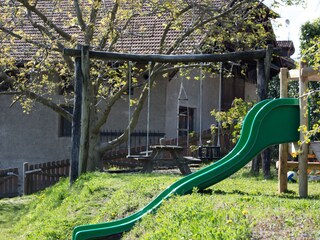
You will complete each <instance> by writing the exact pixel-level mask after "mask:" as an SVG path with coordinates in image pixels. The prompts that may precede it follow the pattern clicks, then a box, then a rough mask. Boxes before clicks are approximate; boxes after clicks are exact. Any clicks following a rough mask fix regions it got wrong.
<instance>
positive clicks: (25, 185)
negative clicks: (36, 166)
mask: <svg viewBox="0 0 320 240" xmlns="http://www.w3.org/2000/svg"><path fill="white" fill-rule="evenodd" d="M28 170H29V163H27V162H24V163H23V169H22V177H23V195H27V194H28V181H27V178H26V177H27V175H26V171H28Z"/></svg>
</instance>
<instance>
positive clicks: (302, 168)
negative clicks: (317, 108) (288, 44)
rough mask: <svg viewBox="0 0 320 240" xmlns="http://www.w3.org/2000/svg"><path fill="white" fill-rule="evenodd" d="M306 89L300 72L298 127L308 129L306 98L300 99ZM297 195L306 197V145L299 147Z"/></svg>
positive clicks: (302, 136) (306, 82)
mask: <svg viewBox="0 0 320 240" xmlns="http://www.w3.org/2000/svg"><path fill="white" fill-rule="evenodd" d="M302 68H303V65H302V62H300V69H302ZM307 87H308V81H307V80H306V77H305V76H303V75H302V71H301V72H300V77H299V96H300V98H299V105H300V125H305V126H307V127H308V117H307V116H308V114H306V111H308V107H307V104H308V103H307V101H308V100H307V96H305V97H302V96H303V95H304V94H305V93H306V91H307ZM300 141H302V142H303V141H304V134H303V133H302V131H300ZM298 159H299V195H300V197H307V196H308V145H307V144H306V143H303V144H302V145H301V153H300V154H299V157H298Z"/></svg>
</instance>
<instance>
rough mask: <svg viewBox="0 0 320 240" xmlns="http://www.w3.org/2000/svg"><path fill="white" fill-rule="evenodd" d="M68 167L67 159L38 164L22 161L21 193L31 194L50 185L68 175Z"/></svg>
mask: <svg viewBox="0 0 320 240" xmlns="http://www.w3.org/2000/svg"><path fill="white" fill-rule="evenodd" d="M69 167H70V161H69V159H67V160H61V161H54V162H47V163H39V164H28V163H24V165H23V176H24V179H23V193H24V194H32V193H35V192H37V191H40V190H43V189H45V188H46V187H49V186H52V185H53V184H55V183H56V182H58V181H59V179H60V178H61V177H67V176H69Z"/></svg>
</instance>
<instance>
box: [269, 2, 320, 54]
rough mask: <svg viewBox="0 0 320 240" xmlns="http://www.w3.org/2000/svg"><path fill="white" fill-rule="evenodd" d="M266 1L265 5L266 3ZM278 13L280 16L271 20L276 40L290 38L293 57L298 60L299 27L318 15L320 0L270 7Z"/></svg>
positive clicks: (319, 13)
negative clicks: (301, 4)
mask: <svg viewBox="0 0 320 240" xmlns="http://www.w3.org/2000/svg"><path fill="white" fill-rule="evenodd" d="M268 2H271V1H266V5H267V6H270V5H268ZM272 9H273V10H274V11H275V12H277V13H278V14H280V16H281V17H280V18H279V19H277V20H276V21H274V22H273V29H274V31H275V34H276V37H277V40H292V41H293V43H294V47H295V53H294V55H293V56H292V58H293V59H295V60H299V57H300V56H299V52H300V51H299V46H300V41H299V37H300V35H299V34H300V27H301V25H303V24H304V23H305V22H307V21H312V20H314V19H316V18H319V17H320V1H319V0H306V6H305V7H303V6H280V7H278V8H272Z"/></svg>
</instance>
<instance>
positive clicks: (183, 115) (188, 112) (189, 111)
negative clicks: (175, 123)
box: [179, 107, 194, 136]
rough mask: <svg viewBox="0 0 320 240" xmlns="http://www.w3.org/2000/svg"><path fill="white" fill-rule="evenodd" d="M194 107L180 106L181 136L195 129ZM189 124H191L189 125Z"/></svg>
mask: <svg viewBox="0 0 320 240" xmlns="http://www.w3.org/2000/svg"><path fill="white" fill-rule="evenodd" d="M193 123H194V109H193V108H189V107H179V136H186V135H187V134H188V133H190V132H192V131H193V129H194V128H193ZM188 124H189V126H188Z"/></svg>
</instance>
